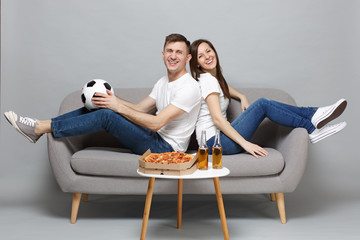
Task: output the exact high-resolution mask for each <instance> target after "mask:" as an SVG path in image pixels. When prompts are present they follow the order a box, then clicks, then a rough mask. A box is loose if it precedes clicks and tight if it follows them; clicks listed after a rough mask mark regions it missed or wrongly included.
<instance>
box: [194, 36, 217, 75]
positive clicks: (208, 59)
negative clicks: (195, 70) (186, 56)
mask: <svg viewBox="0 0 360 240" xmlns="http://www.w3.org/2000/svg"><path fill="white" fill-rule="evenodd" d="M197 63H198V66H199V67H201V69H202V70H203V71H205V72H209V73H211V72H213V71H216V65H217V59H216V54H215V52H214V50H213V49H212V48H211V47H210V46H209V44H207V43H206V42H203V43H201V44H200V45H199V47H198V54H197Z"/></svg>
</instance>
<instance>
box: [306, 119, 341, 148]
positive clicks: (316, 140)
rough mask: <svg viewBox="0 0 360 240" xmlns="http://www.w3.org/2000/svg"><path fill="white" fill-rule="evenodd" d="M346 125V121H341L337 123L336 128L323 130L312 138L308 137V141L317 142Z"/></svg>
mask: <svg viewBox="0 0 360 240" xmlns="http://www.w3.org/2000/svg"><path fill="white" fill-rule="evenodd" d="M346 125H347V123H346V122H342V124H339V125H338V126H337V127H336V128H334V129H330V130H329V131H326V132H323V133H321V134H319V135H318V136H316V137H314V138H310V141H311V143H317V142H319V141H321V140H323V139H325V138H327V137H330V136H331V135H334V134H335V133H338V132H340V131H341V130H343V129H344V128H345V127H346Z"/></svg>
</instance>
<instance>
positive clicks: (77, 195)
mask: <svg viewBox="0 0 360 240" xmlns="http://www.w3.org/2000/svg"><path fill="white" fill-rule="evenodd" d="M80 201H81V193H73V200H72V209H71V223H72V224H74V223H76V218H77V215H78V212H79V206H80Z"/></svg>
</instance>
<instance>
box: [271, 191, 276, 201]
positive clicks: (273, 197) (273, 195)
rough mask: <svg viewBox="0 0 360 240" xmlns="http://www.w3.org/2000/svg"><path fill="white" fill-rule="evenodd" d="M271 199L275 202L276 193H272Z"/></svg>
mask: <svg viewBox="0 0 360 240" xmlns="http://www.w3.org/2000/svg"><path fill="white" fill-rule="evenodd" d="M270 199H271V201H272V202H275V199H276V196H275V193H270Z"/></svg>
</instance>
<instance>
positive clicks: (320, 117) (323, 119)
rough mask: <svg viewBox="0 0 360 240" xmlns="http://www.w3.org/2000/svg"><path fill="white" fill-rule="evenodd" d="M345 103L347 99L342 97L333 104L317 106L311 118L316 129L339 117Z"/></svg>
mask: <svg viewBox="0 0 360 240" xmlns="http://www.w3.org/2000/svg"><path fill="white" fill-rule="evenodd" d="M346 105H347V101H346V100H345V99H343V98H342V99H340V100H339V101H337V102H336V103H335V104H333V105H330V106H326V107H319V108H318V110H316V112H315V114H314V116H313V117H312V118H311V123H312V124H313V125H314V126H315V127H316V128H318V129H320V128H322V127H324V126H325V125H326V124H328V123H329V122H330V121H332V120H334V119H335V118H337V117H339V116H340V115H341V114H342V113H343V112H344V110H345V108H346Z"/></svg>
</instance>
